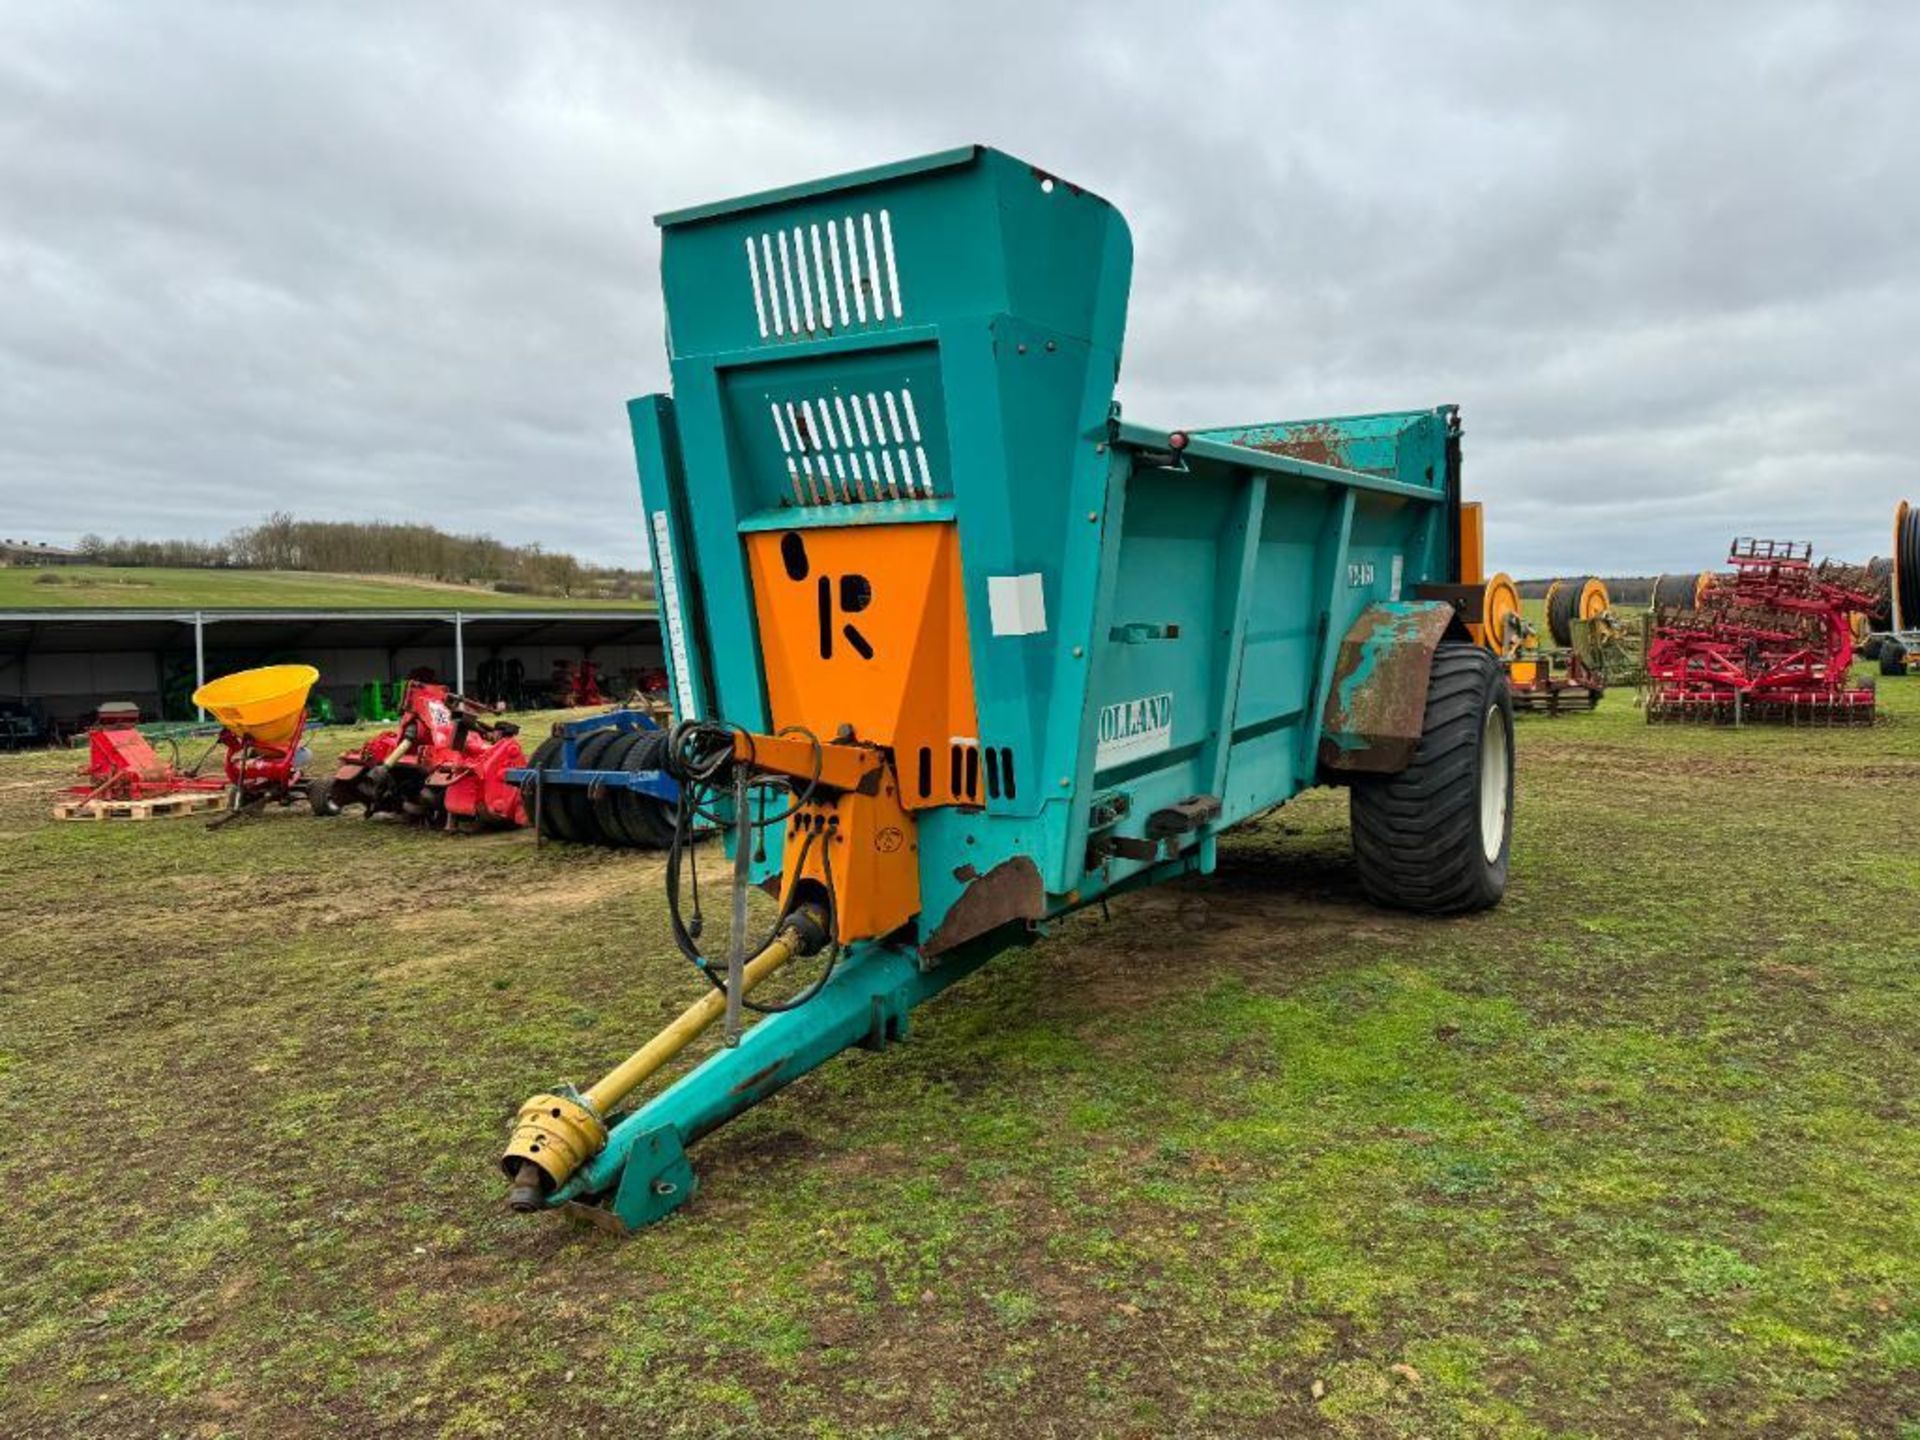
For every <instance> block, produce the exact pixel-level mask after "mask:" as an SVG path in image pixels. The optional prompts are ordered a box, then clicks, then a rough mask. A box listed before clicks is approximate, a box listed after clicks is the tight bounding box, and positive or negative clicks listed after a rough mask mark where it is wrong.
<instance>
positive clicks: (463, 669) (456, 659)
mask: <svg viewBox="0 0 1920 1440" xmlns="http://www.w3.org/2000/svg"><path fill="white" fill-rule="evenodd" d="M462 620H463V617H462V616H461V614H460V612H459V611H458V610H456V611H454V612H453V693H454V694H456V695H464V694H466V693H467V640H466V630H465V628H464V626H463V623H462Z"/></svg>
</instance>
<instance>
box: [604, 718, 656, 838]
mask: <svg viewBox="0 0 1920 1440" xmlns="http://www.w3.org/2000/svg"><path fill="white" fill-rule="evenodd" d="M646 738H647V732H646V731H644V730H629V731H627V732H625V733H624V734H622V735H621V736H620V738H619V739H617V740H615V741H614V742H613V744H611V745H609V746H608V747H607V750H606V754H604V755H602V756H601V757H600V768H601V769H602V770H627V769H631V768H633V767H632V766H631V764H630V763H629V760H628V757H629V756H630V755H632V754H633V751H634V747H635V746H637V745H639V744H640V743H641V742H642V741H643V740H645V739H646ZM626 798H627V792H626V791H624V790H607V791H605V792H604V793H602V794H601V795H599V796H598V797H597V798H595V799H594V800H593V801H592V802H591V804H592V805H593V818H594V820H595V822H596V823H597V824H598V825H599V826H600V834H601V837H602V838H603V839H604V840H605V841H606V843H607V844H609V845H618V846H632V845H640V844H644V843H645V842H644V841H643V840H642V839H641V838H640V837H639V836H638V835H636V834H634V833H633V830H632V828H631V827H630V826H629V825H628V824H627V817H626V808H627V807H626V806H625V805H624V804H622V803H621V802H622V801H624V800H625V799H626Z"/></svg>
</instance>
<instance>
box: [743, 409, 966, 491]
mask: <svg viewBox="0 0 1920 1440" xmlns="http://www.w3.org/2000/svg"><path fill="white" fill-rule="evenodd" d="M767 408H768V411H769V413H770V414H771V415H772V417H773V428H774V433H775V434H776V435H778V436H779V438H780V453H781V454H782V455H783V456H784V457H785V459H786V464H787V479H788V482H789V483H790V484H791V485H792V487H793V501H794V503H795V504H796V505H855V504H862V503H871V502H872V501H875V500H920V499H926V498H929V497H931V496H933V495H935V494H938V493H940V492H939V491H938V490H937V489H936V487H935V484H934V475H933V467H932V465H931V464H930V463H929V461H928V459H927V447H926V445H925V443H924V441H923V438H922V435H921V431H920V413H919V411H918V410H916V409H915V408H914V403H913V390H912V389H911V388H910V387H908V386H905V385H903V386H901V387H900V388H899V389H898V390H878V391H875V390H869V391H867V392H866V393H864V394H861V393H859V392H853V393H841V392H839V391H835V392H834V393H833V394H830V395H816V396H812V397H810V398H802V399H799V400H774V401H769V402H768V407H767Z"/></svg>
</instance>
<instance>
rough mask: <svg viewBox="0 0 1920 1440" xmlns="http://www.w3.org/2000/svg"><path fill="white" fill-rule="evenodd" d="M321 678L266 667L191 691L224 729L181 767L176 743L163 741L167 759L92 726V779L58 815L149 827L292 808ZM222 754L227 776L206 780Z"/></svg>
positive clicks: (121, 734) (139, 741)
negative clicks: (182, 818) (149, 823)
mask: <svg viewBox="0 0 1920 1440" xmlns="http://www.w3.org/2000/svg"><path fill="white" fill-rule="evenodd" d="M319 678H320V672H319V671H318V670H315V669H314V668H313V667H312V666H311V665H268V666H266V667H264V668H262V669H257V670H241V671H238V672H237V673H235V674H232V675H223V676H221V677H220V678H219V679H217V680H209V681H208V682H207V683H206V684H204V685H202V686H201V687H200V688H199V689H198V690H196V691H194V692H193V703H194V704H195V705H197V706H198V707H200V708H201V709H202V710H204V711H206V713H207V714H209V715H211V716H212V717H213V718H214V719H215V720H218V721H219V722H220V734H219V737H218V738H217V739H216V740H215V742H214V745H213V746H209V747H208V749H207V751H206V752H205V753H203V754H202V756H201V757H200V759H199V760H198V761H196V762H195V763H194V764H192V765H190V766H187V767H185V768H182V766H181V764H180V757H179V748H178V745H177V743H176V742H173V741H168V742H167V744H168V745H169V752H170V753H169V754H168V755H167V756H166V757H163V756H161V755H160V753H159V752H158V751H156V750H155V749H154V748H153V745H152V742H150V741H149V740H148V738H147V737H146V735H144V734H143V733H142V732H141V731H140V730H139V729H137V728H136V727H135V726H134V725H132V724H131V723H129V724H125V725H121V724H102V725H96V726H95V727H94V729H93V730H92V732H91V734H90V735H89V737H88V747H87V772H86V780H85V782H84V783H82V784H79V785H75V786H72V787H70V788H69V789H68V790H67V791H66V795H67V797H68V798H67V799H66V800H65V801H64V802H63V803H61V804H60V805H58V806H56V807H55V810H54V813H55V814H56V815H57V816H59V817H61V818H62V819H79V818H88V819H149V818H153V817H155V816H160V815H186V814H194V813H197V812H200V811H205V810H211V809H219V808H222V807H223V806H224V808H225V809H226V810H227V811H228V812H229V813H230V814H239V813H241V812H243V811H252V810H257V809H258V808H260V807H261V806H263V805H268V804H280V805H290V804H292V803H293V802H294V801H295V800H297V799H299V798H300V797H301V796H303V795H304V794H305V793H306V786H307V778H306V775H305V773H304V770H303V767H304V766H305V765H306V764H307V762H308V760H309V758H310V757H309V755H308V752H307V749H306V746H305V745H304V744H303V743H302V739H303V737H304V735H305V732H306V719H307V716H306V706H307V694H308V692H309V691H310V690H312V688H313V683H314V681H316V680H318V679H319ZM216 746H217V747H218V748H219V749H220V750H222V751H223V752H224V760H223V764H222V767H221V769H222V773H221V774H220V775H219V776H211V775H202V774H200V768H201V766H202V765H203V764H204V763H205V761H206V759H207V757H208V756H209V755H211V753H212V750H213V749H214V748H215V747H216ZM221 818H222V819H224V818H226V817H224V816H223V817H221Z"/></svg>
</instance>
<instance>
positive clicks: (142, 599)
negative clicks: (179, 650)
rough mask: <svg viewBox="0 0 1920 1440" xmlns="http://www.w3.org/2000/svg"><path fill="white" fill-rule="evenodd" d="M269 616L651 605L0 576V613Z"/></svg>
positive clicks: (27, 571) (42, 574) (122, 575)
mask: <svg viewBox="0 0 1920 1440" xmlns="http://www.w3.org/2000/svg"><path fill="white" fill-rule="evenodd" d="M128 605H136V606H143V607H147V608H153V609H170V610H172V609H182V608H184V609H202V608H204V609H219V608H238V609H249V608H258V609H271V608H273V607H276V606H282V605H290V606H305V607H319V608H336V609H342V610H349V609H368V610H373V609H401V610H651V609H652V608H653V606H652V602H651V601H641V600H566V599H560V598H558V597H556V596H552V595H503V594H501V593H500V592H499V591H496V590H485V589H481V588H480V587H479V586H476V585H453V584H445V583H442V582H439V581H434V580H411V579H407V578H404V577H402V576H397V575H330V574H324V573H320V572H316V571H309V570H199V569H173V568H167V567H162V566H144V565H142V566H118V565H67V566H60V567H57V568H48V569H39V568H34V567H19V568H4V569H0V610H37V609H43V608H47V607H58V608H61V609H74V608H81V609H87V608H117V607H120V606H128Z"/></svg>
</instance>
